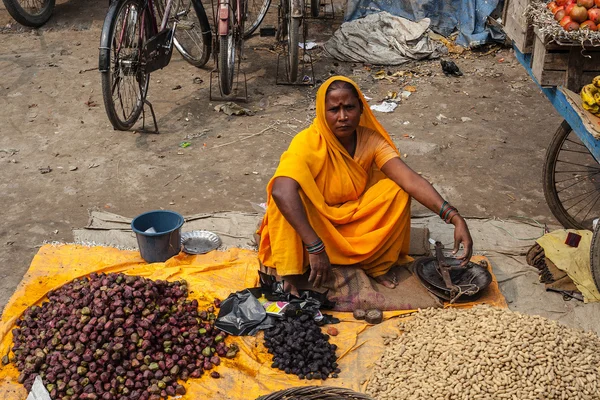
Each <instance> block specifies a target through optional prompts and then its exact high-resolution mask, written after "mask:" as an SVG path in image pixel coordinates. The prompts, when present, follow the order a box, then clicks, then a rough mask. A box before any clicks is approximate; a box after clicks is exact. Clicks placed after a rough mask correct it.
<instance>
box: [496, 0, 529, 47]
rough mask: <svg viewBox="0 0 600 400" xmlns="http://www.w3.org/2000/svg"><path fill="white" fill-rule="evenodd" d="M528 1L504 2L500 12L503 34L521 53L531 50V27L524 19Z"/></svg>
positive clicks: (513, 0)
mask: <svg viewBox="0 0 600 400" xmlns="http://www.w3.org/2000/svg"><path fill="white" fill-rule="evenodd" d="M529 3H530V0H506V1H505V3H504V9H503V10H502V23H503V26H504V32H505V33H506V35H507V36H508V37H509V38H510V39H511V40H512V41H513V42H514V44H515V46H516V47H517V48H518V49H519V50H520V51H521V52H522V53H530V52H531V49H532V48H533V38H534V33H533V27H532V25H531V24H529V23H528V21H527V18H526V17H525V11H527V6H528V5H529Z"/></svg>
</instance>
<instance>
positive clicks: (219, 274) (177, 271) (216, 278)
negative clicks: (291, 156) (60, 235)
mask: <svg viewBox="0 0 600 400" xmlns="http://www.w3.org/2000/svg"><path fill="white" fill-rule="evenodd" d="M481 259H484V258H483V257H474V259H473V261H479V260H481ZM258 267H259V265H258V258H257V255H256V253H255V252H252V251H249V250H241V249H230V250H228V251H226V252H217V251H214V252H211V253H209V254H205V255H198V256H190V255H185V254H180V255H179V256H177V257H174V258H172V259H170V260H169V261H167V262H166V263H155V264H146V263H145V262H144V260H143V259H142V258H140V256H139V253H138V252H133V251H122V250H117V249H113V248H107V247H85V246H78V245H60V246H53V245H45V246H43V247H42V248H41V249H40V250H39V252H38V254H37V255H36V256H35V257H34V259H33V261H32V263H31V266H30V268H29V270H28V271H27V274H26V275H25V277H24V278H23V280H22V281H21V283H20V284H19V286H18V288H17V290H16V291H15V293H14V294H13V296H12V297H11V299H10V300H9V303H8V304H7V306H6V308H5V310H4V314H3V315H2V319H1V320H0V346H1V347H0V352H1V354H2V355H3V354H6V353H7V352H8V350H9V348H10V345H11V343H12V333H11V330H12V329H13V327H14V322H15V321H16V319H18V318H19V316H20V315H21V314H22V313H23V311H24V310H25V309H26V308H27V307H29V306H31V305H33V304H39V303H41V302H43V301H44V300H46V293H48V292H49V291H51V290H54V289H57V288H59V287H61V286H62V285H63V284H65V283H67V282H69V281H71V280H72V279H74V278H76V277H82V276H86V275H88V274H90V273H91V272H106V273H111V272H113V273H114V272H123V273H126V274H129V275H139V276H144V277H146V278H149V279H166V280H175V279H185V280H187V282H188V287H189V290H190V294H189V296H190V297H191V298H195V299H198V302H199V303H200V307H206V306H208V305H209V304H210V303H211V302H212V300H213V299H214V298H215V297H218V298H220V299H225V298H226V297H227V296H228V295H229V294H230V293H232V292H235V291H238V290H242V289H245V288H247V287H254V286H256V284H257V282H258V279H257V273H256V271H257V270H258ZM477 303H485V304H490V305H492V306H496V307H506V302H505V300H504V297H503V296H502V294H501V293H500V291H499V290H498V283H497V281H496V279H495V278H494V280H493V282H492V285H491V286H490V288H489V289H488V290H487V291H486V292H485V293H484V294H483V295H482V297H481V298H480V299H479V300H478V301H477ZM472 305H473V303H467V304H461V305H460V307H470V306H472ZM413 312H414V311H397V312H385V313H384V317H385V319H386V320H385V321H384V322H383V323H381V324H379V325H375V326H369V325H368V324H366V323H365V322H362V321H356V320H354V319H353V318H352V314H351V313H333V314H335V316H337V317H338V318H340V320H341V321H342V322H341V323H340V324H339V325H337V328H338V330H339V331H340V334H339V335H338V336H335V337H332V338H331V341H332V342H333V343H335V344H337V346H338V355H339V357H340V360H339V364H340V368H341V369H342V373H341V374H340V378H338V379H329V380H327V381H325V382H321V381H306V380H304V381H301V380H299V379H298V378H297V377H296V376H294V375H286V374H285V373H283V372H280V371H278V370H273V369H271V367H270V365H271V355H270V354H268V353H267V351H266V349H265V348H264V346H263V345H262V333H259V334H258V335H257V336H256V337H251V336H246V337H235V338H234V337H230V338H228V339H227V340H228V342H231V341H235V342H236V343H237V344H238V345H239V347H240V349H241V351H240V352H239V353H238V355H237V356H236V358H235V359H233V360H223V363H222V364H221V365H220V366H218V367H216V370H217V371H218V372H219V373H220V374H221V379H212V378H210V377H209V376H203V377H201V378H199V379H190V380H189V381H188V382H187V383H185V386H186V388H187V390H188V393H187V394H186V395H185V396H184V397H183V398H184V399H190V400H191V399H215V400H218V399H223V400H226V399H227V400H238V399H240V400H241V399H255V398H257V397H258V396H261V395H265V394H269V393H273V392H276V391H278V390H282V389H287V388H290V387H295V386H306V385H315V384H325V385H332V386H341V387H346V388H349V389H352V390H355V391H362V389H364V386H365V385H366V382H367V379H368V377H369V371H370V369H371V366H372V365H373V363H374V362H375V361H376V360H377V359H378V358H379V357H380V356H381V354H382V352H383V350H384V345H383V335H397V334H399V333H400V331H399V329H398V328H397V325H398V322H399V320H400V318H410V314H412V313H413ZM17 376H18V371H17V370H16V368H15V367H14V366H12V364H10V365H7V366H4V367H2V369H0V399H5V400H24V399H25V398H26V397H27V393H26V390H25V389H24V388H23V386H22V385H20V384H18V383H17Z"/></svg>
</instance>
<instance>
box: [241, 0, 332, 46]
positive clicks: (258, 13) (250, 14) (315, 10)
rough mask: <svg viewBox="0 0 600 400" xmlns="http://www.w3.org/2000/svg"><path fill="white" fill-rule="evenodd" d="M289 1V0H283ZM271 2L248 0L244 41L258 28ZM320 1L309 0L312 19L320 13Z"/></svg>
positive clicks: (269, 0) (267, 0) (266, 0)
mask: <svg viewBox="0 0 600 400" xmlns="http://www.w3.org/2000/svg"><path fill="white" fill-rule="evenodd" d="M285 1H289V0H285ZM270 6H271V0H249V1H248V7H247V10H246V29H245V30H244V39H248V38H249V37H250V36H252V34H253V33H254V32H255V31H256V29H257V28H258V27H259V26H260V24H261V23H262V21H263V20H264V19H265V16H266V15H267V11H269V7H270ZM320 8H321V0H310V13H311V16H312V17H313V18H317V17H318V16H319V13H320Z"/></svg>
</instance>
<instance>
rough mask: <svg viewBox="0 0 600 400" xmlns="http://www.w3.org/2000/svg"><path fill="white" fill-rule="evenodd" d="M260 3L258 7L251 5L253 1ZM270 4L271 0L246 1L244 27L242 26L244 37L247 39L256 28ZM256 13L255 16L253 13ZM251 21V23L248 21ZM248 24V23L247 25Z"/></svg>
mask: <svg viewBox="0 0 600 400" xmlns="http://www.w3.org/2000/svg"><path fill="white" fill-rule="evenodd" d="M259 2H260V3H261V4H260V8H258V7H253V5H255V3H259ZM270 6H271V0H248V2H247V3H246V8H247V10H246V21H245V24H247V25H246V27H245V28H244V39H248V38H249V37H250V36H252V34H253V33H254V31H256V29H258V27H259V26H260V24H261V23H262V22H263V20H264V19H265V16H266V15H267V11H269V7H270ZM254 10H258V12H256V13H255V12H254ZM254 14H256V16H255V15H254ZM250 22H251V23H250ZM248 24H249V25H248Z"/></svg>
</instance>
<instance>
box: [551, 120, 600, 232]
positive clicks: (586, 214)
mask: <svg viewBox="0 0 600 400" xmlns="http://www.w3.org/2000/svg"><path fill="white" fill-rule="evenodd" d="M543 183H544V195H545V196H546V202H547V203H548V206H549V207H550V210H551V211H552V214H554V216H555V217H556V219H557V220H558V221H559V222H560V223H561V224H562V225H563V226H564V227H565V228H573V229H588V230H592V223H593V220H594V219H595V218H597V217H600V166H599V165H598V162H597V161H596V159H595V158H594V156H593V155H592V153H591V152H590V151H589V150H588V148H587V147H586V146H585V145H584V144H583V143H582V142H581V140H579V138H578V137H577V134H576V133H575V132H574V131H573V130H572V129H571V127H570V126H569V124H568V123H567V121H563V122H562V124H561V125H560V127H559V128H558V130H557V131H556V134H554V138H553V139H552V142H551V143H550V145H549V146H548V150H547V151H546V160H545V163H544V178H543Z"/></svg>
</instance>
